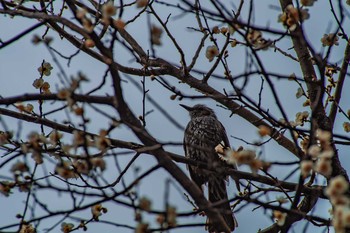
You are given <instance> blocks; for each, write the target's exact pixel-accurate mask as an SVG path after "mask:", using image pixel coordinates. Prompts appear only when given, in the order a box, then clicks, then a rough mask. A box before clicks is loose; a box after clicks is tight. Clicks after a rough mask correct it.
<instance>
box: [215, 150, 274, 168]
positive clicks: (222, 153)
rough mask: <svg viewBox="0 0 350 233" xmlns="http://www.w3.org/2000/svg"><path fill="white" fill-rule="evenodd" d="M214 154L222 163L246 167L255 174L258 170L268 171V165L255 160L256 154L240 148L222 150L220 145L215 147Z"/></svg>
mask: <svg viewBox="0 0 350 233" xmlns="http://www.w3.org/2000/svg"><path fill="white" fill-rule="evenodd" d="M215 152H216V153H218V156H219V157H220V159H222V160H223V161H225V162H227V163H228V164H237V165H238V166H240V165H243V164H245V165H248V166H249V167H250V169H251V170H252V172H254V173H256V172H257V171H258V170H259V169H263V170H268V168H269V167H270V164H269V163H267V162H265V161H262V160H259V159H257V158H256V153H255V151H253V150H244V149H243V148H242V147H240V148H239V149H238V150H236V151H235V150H232V149H230V148H224V147H223V146H222V144H221V143H220V144H219V145H217V146H216V147H215Z"/></svg>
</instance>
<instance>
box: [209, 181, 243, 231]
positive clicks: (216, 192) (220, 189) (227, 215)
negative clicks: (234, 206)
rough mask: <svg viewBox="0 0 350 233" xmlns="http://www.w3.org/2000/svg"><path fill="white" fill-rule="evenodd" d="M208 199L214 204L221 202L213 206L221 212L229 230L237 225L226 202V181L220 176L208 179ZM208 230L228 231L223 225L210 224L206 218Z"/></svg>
mask: <svg viewBox="0 0 350 233" xmlns="http://www.w3.org/2000/svg"><path fill="white" fill-rule="evenodd" d="M208 191H209V195H208V196H209V201H210V202H211V203H213V204H214V205H215V203H216V202H222V203H221V204H218V205H215V208H216V209H217V210H218V211H219V212H220V213H221V215H222V217H223V218H224V220H225V222H226V225H227V226H228V227H229V228H230V230H231V232H232V231H233V230H234V229H235V227H237V226H238V224H237V221H236V219H235V217H234V215H233V213H232V210H231V207H230V203H229V202H228V197H227V191H226V183H225V180H224V179H222V178H212V179H209V181H208ZM208 222H209V227H208V230H209V232H216V233H218V232H228V231H227V230H226V229H227V228H226V227H225V226H219V225H217V224H211V221H210V219H208Z"/></svg>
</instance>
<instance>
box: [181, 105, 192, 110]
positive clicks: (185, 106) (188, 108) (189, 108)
mask: <svg viewBox="0 0 350 233" xmlns="http://www.w3.org/2000/svg"><path fill="white" fill-rule="evenodd" d="M180 106H181V107H183V108H184V109H186V110H187V111H191V110H192V108H191V107H189V106H187V105H184V104H180Z"/></svg>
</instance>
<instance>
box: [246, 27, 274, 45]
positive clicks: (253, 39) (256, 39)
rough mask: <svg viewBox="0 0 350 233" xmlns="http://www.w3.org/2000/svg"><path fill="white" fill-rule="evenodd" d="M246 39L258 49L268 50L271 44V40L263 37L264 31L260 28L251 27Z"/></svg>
mask: <svg viewBox="0 0 350 233" xmlns="http://www.w3.org/2000/svg"><path fill="white" fill-rule="evenodd" d="M246 39H247V41H248V43H249V44H251V45H252V46H253V47H254V48H256V49H263V50H267V49H268V48H269V45H270V44H271V43H270V41H269V40H266V39H264V38H263V36H262V32H261V31H258V30H253V29H250V30H249V31H248V34H247V38H246Z"/></svg>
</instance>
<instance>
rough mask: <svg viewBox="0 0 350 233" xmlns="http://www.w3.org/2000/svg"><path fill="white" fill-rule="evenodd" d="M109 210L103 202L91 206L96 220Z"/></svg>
mask: <svg viewBox="0 0 350 233" xmlns="http://www.w3.org/2000/svg"><path fill="white" fill-rule="evenodd" d="M107 212H108V209H107V208H106V207H103V206H102V205H101V204H96V205H94V206H92V207H91V214H92V218H93V219H94V220H95V221H98V220H99V217H100V216H101V215H102V213H103V214H105V213H107Z"/></svg>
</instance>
